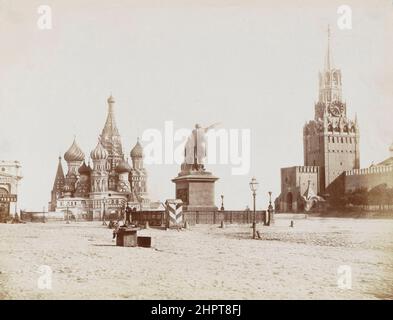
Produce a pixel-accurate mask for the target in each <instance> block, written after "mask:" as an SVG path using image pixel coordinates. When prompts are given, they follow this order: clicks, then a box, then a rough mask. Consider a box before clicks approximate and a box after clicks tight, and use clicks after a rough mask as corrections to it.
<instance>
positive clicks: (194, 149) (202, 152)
mask: <svg viewBox="0 0 393 320" xmlns="http://www.w3.org/2000/svg"><path fill="white" fill-rule="evenodd" d="M212 127H214V125H212V126H209V127H206V128H203V127H201V126H200V125H198V124H197V125H195V129H194V130H193V131H192V133H191V135H190V136H189V137H188V139H187V142H186V145H185V149H184V162H183V163H182V165H181V171H180V173H179V174H178V176H177V177H176V178H174V179H172V181H173V182H174V183H175V184H176V199H181V200H182V201H183V204H184V205H183V208H184V209H185V210H188V211H215V210H217V207H216V205H215V202H214V198H215V192H214V183H215V182H216V181H217V180H218V178H217V177H215V176H214V175H213V174H212V173H211V172H208V171H206V169H205V158H206V133H207V131H208V130H209V129H211V128H212Z"/></svg>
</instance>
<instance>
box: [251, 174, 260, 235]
mask: <svg viewBox="0 0 393 320" xmlns="http://www.w3.org/2000/svg"><path fill="white" fill-rule="evenodd" d="M258 185H259V183H258V181H257V179H255V177H253V178H252V179H251V182H250V189H251V191H252V196H253V202H254V216H253V222H252V238H253V239H255V238H256V232H257V230H256V228H257V223H256V211H255V197H256V195H257V193H256V191H257V189H258Z"/></svg>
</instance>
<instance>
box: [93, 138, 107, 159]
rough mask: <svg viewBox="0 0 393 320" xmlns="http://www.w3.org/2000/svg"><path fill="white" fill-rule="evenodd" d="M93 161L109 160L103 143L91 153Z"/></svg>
mask: <svg viewBox="0 0 393 320" xmlns="http://www.w3.org/2000/svg"><path fill="white" fill-rule="evenodd" d="M90 157H91V158H92V159H93V160H105V159H107V158H108V151H107V150H106V149H105V148H104V146H103V145H102V143H101V141H98V143H97V146H96V148H95V149H94V150H93V151H92V152H91V153H90Z"/></svg>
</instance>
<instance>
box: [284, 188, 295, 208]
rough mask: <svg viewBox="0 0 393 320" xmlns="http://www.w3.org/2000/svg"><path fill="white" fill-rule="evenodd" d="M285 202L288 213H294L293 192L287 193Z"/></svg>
mask: <svg viewBox="0 0 393 320" xmlns="http://www.w3.org/2000/svg"><path fill="white" fill-rule="evenodd" d="M285 202H286V207H287V211H288V212H292V211H293V206H292V203H293V194H292V192H288V193H287V196H286V199H285Z"/></svg>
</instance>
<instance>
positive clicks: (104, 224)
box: [102, 197, 106, 226]
mask: <svg viewBox="0 0 393 320" xmlns="http://www.w3.org/2000/svg"><path fill="white" fill-rule="evenodd" d="M103 200H104V201H103V202H104V210H103V212H102V225H103V226H106V222H105V203H106V197H104V199H103Z"/></svg>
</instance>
